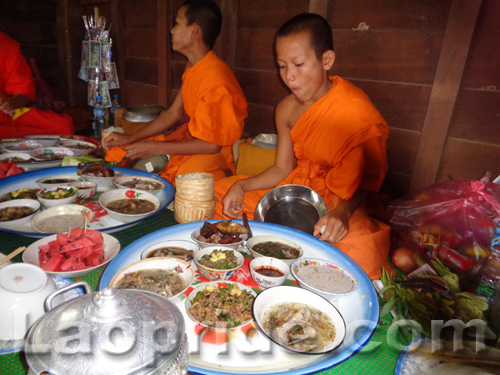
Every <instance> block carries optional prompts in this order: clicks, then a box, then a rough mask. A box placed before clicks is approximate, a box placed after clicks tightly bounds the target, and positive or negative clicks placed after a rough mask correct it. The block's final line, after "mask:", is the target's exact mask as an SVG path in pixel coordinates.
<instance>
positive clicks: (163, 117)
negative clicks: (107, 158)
mask: <svg viewBox="0 0 500 375" xmlns="http://www.w3.org/2000/svg"><path fill="white" fill-rule="evenodd" d="M181 90H182V87H181V89H180V90H179V92H178V93H177V95H176V97H175V99H174V101H173V103H172V105H171V106H170V107H169V108H168V109H167V110H165V111H163V112H162V113H161V114H160V116H158V118H156V119H155V120H154V121H153V122H152V123H151V124H149V125H147V126H146V127H144V128H142V129H140V130H138V131H137V132H135V133H134V134H131V135H126V134H120V133H111V134H110V135H109V136H108V137H106V139H105V140H104V146H105V147H106V148H109V147H112V146H124V145H127V144H131V143H134V142H138V141H141V140H143V139H146V138H149V137H152V136H155V135H158V134H161V133H163V132H164V131H165V130H167V129H168V128H170V127H171V126H173V125H174V124H176V123H177V122H178V121H179V120H180V119H181V117H182V115H183V114H184V107H183V104H182V96H181Z"/></svg>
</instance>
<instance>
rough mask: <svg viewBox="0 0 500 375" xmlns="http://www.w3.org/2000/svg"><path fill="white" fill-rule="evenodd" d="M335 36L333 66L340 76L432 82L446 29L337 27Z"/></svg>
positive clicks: (334, 31)
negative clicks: (350, 28) (355, 28)
mask: <svg viewBox="0 0 500 375" xmlns="http://www.w3.org/2000/svg"><path fill="white" fill-rule="evenodd" d="M333 40H334V48H335V53H336V59H335V64H334V66H333V69H334V71H335V72H336V74H338V75H340V76H341V77H346V78H350V77H356V78H360V79H369V80H382V81H396V82H405V83H416V84H432V82H433V80H434V78H435V73H436V65H437V63H438V61H439V56H440V51H441V46H442V41H443V33H442V32H441V31H429V30H422V31H420V30H365V31H361V30H344V29H341V30H338V29H334V30H333ZM423 51H425V52H423Z"/></svg>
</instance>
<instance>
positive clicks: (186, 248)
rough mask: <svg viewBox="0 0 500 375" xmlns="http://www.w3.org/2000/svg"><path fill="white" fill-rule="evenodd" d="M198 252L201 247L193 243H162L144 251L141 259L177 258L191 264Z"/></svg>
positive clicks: (177, 241) (169, 241)
mask: <svg viewBox="0 0 500 375" xmlns="http://www.w3.org/2000/svg"><path fill="white" fill-rule="evenodd" d="M198 250H200V247H199V246H198V245H197V244H195V243H194V242H191V241H186V240H168V241H161V242H158V243H155V244H154V245H151V246H148V247H147V248H146V249H144V251H143V252H142V253H141V259H147V258H158V257H166V258H177V259H181V260H183V261H185V262H189V261H191V260H192V259H193V258H194V254H195V253H196V252H197V251H198Z"/></svg>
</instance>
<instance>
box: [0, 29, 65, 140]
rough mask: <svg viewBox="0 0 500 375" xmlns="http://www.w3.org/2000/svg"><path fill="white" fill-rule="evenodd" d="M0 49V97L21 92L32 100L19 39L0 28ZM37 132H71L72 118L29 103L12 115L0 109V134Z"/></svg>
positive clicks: (29, 70) (29, 80)
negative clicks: (0, 30)
mask: <svg viewBox="0 0 500 375" xmlns="http://www.w3.org/2000/svg"><path fill="white" fill-rule="evenodd" d="M0 51H1V52H0V98H4V99H8V98H9V97H10V96H11V95H15V94H22V95H24V96H26V97H27V98H29V99H31V100H33V99H34V98H35V83H34V82H33V79H32V73H31V69H30V67H29V65H28V63H27V62H26V59H25V58H24V56H23V55H22V54H21V51H20V49H19V43H18V42H16V41H15V40H14V39H12V38H10V37H9V36H7V35H5V34H3V33H1V32H0ZM37 134H55V135H71V134H73V121H72V119H71V117H70V116H68V115H66V114H58V113H55V112H53V111H43V110H40V109H36V108H32V107H28V108H19V109H17V110H16V111H15V113H14V116H12V117H11V116H8V115H6V114H5V113H3V112H0V138H5V137H22V136H25V135H37Z"/></svg>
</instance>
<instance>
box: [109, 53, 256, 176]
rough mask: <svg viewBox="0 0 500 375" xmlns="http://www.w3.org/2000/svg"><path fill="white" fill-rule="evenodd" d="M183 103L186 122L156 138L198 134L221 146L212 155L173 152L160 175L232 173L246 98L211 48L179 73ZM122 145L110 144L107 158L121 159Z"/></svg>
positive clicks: (184, 137)
mask: <svg viewBox="0 0 500 375" xmlns="http://www.w3.org/2000/svg"><path fill="white" fill-rule="evenodd" d="M182 82H183V85H182V103H183V106H184V111H185V112H186V114H187V115H188V117H189V122H188V123H187V124H184V125H182V126H181V127H180V128H179V129H177V130H175V131H174V132H172V133H170V134H168V135H167V136H163V135H158V136H155V137H152V138H150V139H152V140H156V141H177V142H185V141H187V140H191V139H193V138H198V139H201V140H203V141H206V142H211V143H214V144H217V145H219V146H222V150H221V152H220V153H218V154H213V155H172V157H171V158H170V161H169V162H168V165H167V167H166V168H165V169H164V170H163V171H162V172H161V173H160V175H161V176H162V177H164V178H166V179H167V180H169V181H170V182H172V183H174V181H175V176H177V175H178V174H179V175H180V174H185V173H194V172H206V173H213V174H214V179H215V180H219V179H221V178H224V177H226V175H227V174H226V173H227V172H229V173H230V174H231V173H232V174H234V172H235V168H234V162H233V157H232V151H231V147H232V145H233V143H234V142H236V141H237V140H238V139H240V138H241V135H242V133H243V126H244V119H245V118H246V117H247V102H246V99H245V96H244V95H243V91H242V90H241V87H240V85H239V83H238V81H237V80H236V77H235V76H234V74H233V72H232V71H231V68H229V66H228V65H227V64H226V63H225V62H223V61H222V60H221V59H219V58H218V57H217V55H216V54H215V52H213V51H210V52H209V53H207V55H206V56H205V57H204V58H203V59H202V60H200V61H199V62H197V63H196V64H195V65H194V66H193V67H191V68H189V69H187V70H186V71H185V72H184V74H183V76H182ZM125 155H126V152H125V151H124V150H123V147H112V148H111V149H109V150H108V152H107V153H106V160H108V161H115V162H120V161H121V160H122V159H123V157H125Z"/></svg>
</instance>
